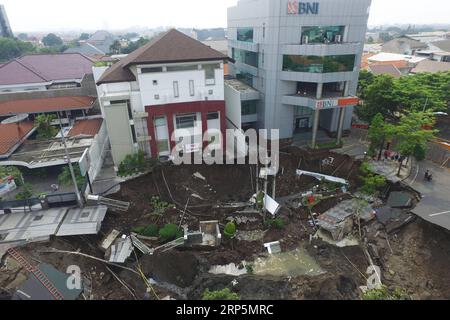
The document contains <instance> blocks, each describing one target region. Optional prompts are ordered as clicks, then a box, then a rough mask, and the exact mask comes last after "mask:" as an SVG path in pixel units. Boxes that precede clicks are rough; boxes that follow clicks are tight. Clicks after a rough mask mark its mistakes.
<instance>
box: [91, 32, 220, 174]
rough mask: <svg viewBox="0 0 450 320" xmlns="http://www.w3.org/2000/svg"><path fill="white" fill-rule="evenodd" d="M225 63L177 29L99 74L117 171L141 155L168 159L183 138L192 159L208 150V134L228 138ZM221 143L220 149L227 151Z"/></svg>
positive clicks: (95, 70) (95, 69)
mask: <svg viewBox="0 0 450 320" xmlns="http://www.w3.org/2000/svg"><path fill="white" fill-rule="evenodd" d="M225 60H227V56H226V55H224V54H222V53H220V52H217V51H216V50H213V49H211V48H210V47H208V46H206V45H204V44H202V43H201V42H199V41H196V40H194V39H192V38H190V37H188V36H186V35H185V34H183V33H181V32H179V31H177V30H175V29H172V30H169V31H168V32H165V33H163V34H162V35H160V36H157V37H156V38H154V39H153V40H152V41H150V42H149V43H148V44H147V45H145V46H143V47H142V48H140V49H138V50H136V51H134V52H132V53H131V54H129V55H128V56H127V57H125V58H122V59H121V60H120V61H119V62H117V63H116V64H114V65H113V66H111V67H110V68H94V77H95V79H96V82H97V90H98V96H99V99H100V104H101V109H102V114H103V116H104V118H105V120H106V123H107V128H108V134H109V137H110V142H111V150H112V155H113V160H114V163H115V165H116V167H117V166H118V165H119V164H120V163H121V162H122V161H123V159H124V158H125V157H126V155H128V154H133V153H135V152H137V151H138V150H143V151H144V152H145V154H146V155H148V156H152V157H160V156H167V155H169V154H170V152H171V150H172V149H173V148H174V147H175V145H176V144H178V143H179V142H180V139H181V138H183V137H182V135H183V136H184V140H183V141H182V143H181V145H182V148H183V151H184V152H186V153H190V152H192V151H195V150H198V149H199V148H201V147H202V144H203V146H204V145H205V142H202V135H203V134H204V133H205V132H206V130H207V129H217V130H219V131H222V132H224V130H225V101H224V72H223V68H224V61H225ZM181 129H184V130H186V131H188V132H189V137H186V136H185V134H184V133H183V132H181V131H180V130H181ZM172 135H173V139H172ZM209 138H211V139H213V138H212V137H209ZM216 138H217V136H216ZM216 138H214V141H215V142H216V143H217V146H218V147H219V146H221V145H223V143H224V141H220V140H218V139H216ZM221 142H222V143H221Z"/></svg>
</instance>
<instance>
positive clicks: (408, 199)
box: [387, 191, 413, 208]
mask: <svg viewBox="0 0 450 320" xmlns="http://www.w3.org/2000/svg"><path fill="white" fill-rule="evenodd" d="M387 204H388V206H390V207H391V208H411V207H412V205H413V196H412V195H411V194H410V193H409V192H397V191H394V192H391V194H390V195H389V198H388V201H387Z"/></svg>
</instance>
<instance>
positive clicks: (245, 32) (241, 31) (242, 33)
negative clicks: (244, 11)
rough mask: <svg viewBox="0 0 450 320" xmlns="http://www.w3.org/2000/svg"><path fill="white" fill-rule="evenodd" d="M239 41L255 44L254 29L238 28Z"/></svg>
mask: <svg viewBox="0 0 450 320" xmlns="http://www.w3.org/2000/svg"><path fill="white" fill-rule="evenodd" d="M237 39H238V41H245V42H253V28H238V29H237Z"/></svg>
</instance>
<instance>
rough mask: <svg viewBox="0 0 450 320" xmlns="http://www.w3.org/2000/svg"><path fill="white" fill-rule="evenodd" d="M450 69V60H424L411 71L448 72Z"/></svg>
mask: <svg viewBox="0 0 450 320" xmlns="http://www.w3.org/2000/svg"><path fill="white" fill-rule="evenodd" d="M446 71H450V62H439V61H432V60H424V61H421V62H419V64H418V65H417V66H416V67H415V68H414V69H412V70H411V73H424V72H432V73H435V72H446Z"/></svg>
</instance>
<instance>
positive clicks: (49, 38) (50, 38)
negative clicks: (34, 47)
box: [42, 33, 63, 47]
mask: <svg viewBox="0 0 450 320" xmlns="http://www.w3.org/2000/svg"><path fill="white" fill-rule="evenodd" d="M42 43H43V44H44V45H45V46H46V47H56V46H62V44H63V41H62V39H61V38H60V37H58V36H57V35H56V34H54V33H49V34H48V35H46V36H45V37H44V38H42Z"/></svg>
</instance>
